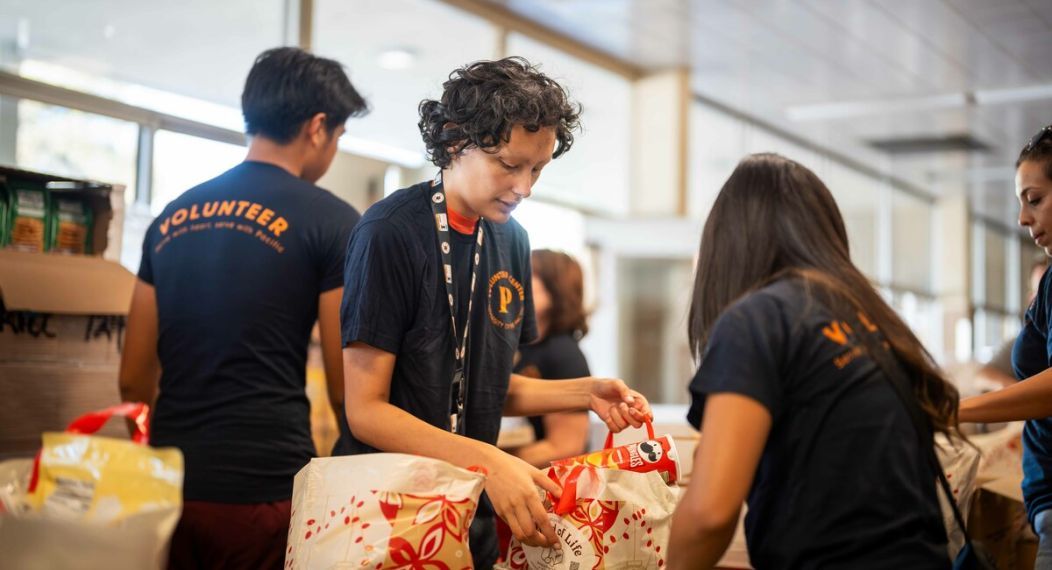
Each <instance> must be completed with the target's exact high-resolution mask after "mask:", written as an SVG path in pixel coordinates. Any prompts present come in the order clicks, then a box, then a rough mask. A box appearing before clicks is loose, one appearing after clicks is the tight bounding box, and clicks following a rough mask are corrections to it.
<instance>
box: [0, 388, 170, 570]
mask: <svg viewBox="0 0 1052 570" xmlns="http://www.w3.org/2000/svg"><path fill="white" fill-rule="evenodd" d="M114 416H117V417H126V418H131V419H133V420H134V421H135V424H136V433H135V434H134V435H133V437H132V441H126V440H120V439H113V438H108V437H101V436H95V435H91V434H94V433H95V432H97V431H98V430H99V429H100V428H101V427H102V426H103V424H105V423H106V422H107V421H108V420H109V419H110V418H112V417H114ZM148 424H149V407H148V406H146V405H145V404H141V403H126V404H121V405H118V406H113V407H111V408H107V409H105V410H100V411H97V412H91V413H88V414H85V415H83V416H81V417H79V418H77V419H75V420H74V421H73V422H72V423H70V424H69V427H68V428H67V429H66V431H65V432H62V433H45V434H44V436H43V446H42V447H41V450H40V453H39V454H38V455H37V458H36V460H35V461H34V462H33V463H32V464H30V463H29V462H27V461H24V460H13V461H12V462H5V464H4V466H3V467H4V468H2V469H0V473H2V477H3V478H4V480H2V481H0V503H2V504H3V505H4V508H0V551H2V552H4V564H5V565H8V564H9V565H10V567H12V568H70V569H75V568H103V567H105V568H132V567H134V568H159V567H162V566H163V565H164V563H165V562H166V560H167V548H168V541H169V539H170V538H171V535H172V532H173V531H174V530H175V525H176V523H177V522H178V520H179V513H180V511H181V509H182V485H183V456H182V453H181V452H180V451H179V450H178V449H174V448H172V449H154V448H151V447H149V446H147V445H146V443H147V442H148V439H149V435H148ZM55 544H62V545H63V547H62V548H55V547H54V545H55Z"/></svg>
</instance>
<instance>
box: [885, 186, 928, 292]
mask: <svg viewBox="0 0 1052 570" xmlns="http://www.w3.org/2000/svg"><path fill="white" fill-rule="evenodd" d="M932 262H933V260H932V205H931V203H930V202H928V201H926V200H922V199H920V198H916V197H914V196H911V195H909V194H906V193H904V192H894V191H893V192H892V193H891V283H892V284H893V285H894V286H895V287H898V288H901V289H907V290H911V291H915V292H920V293H922V294H926V293H931V291H932V265H933V263H932Z"/></svg>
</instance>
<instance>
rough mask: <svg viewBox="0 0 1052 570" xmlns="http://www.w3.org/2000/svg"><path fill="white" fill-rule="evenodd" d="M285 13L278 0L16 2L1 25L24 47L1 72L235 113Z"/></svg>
mask: <svg viewBox="0 0 1052 570" xmlns="http://www.w3.org/2000/svg"><path fill="white" fill-rule="evenodd" d="M285 10H286V2H285V1H284V0H224V1H223V2H212V1H210V0H186V1H181V2H142V1H138V0H108V1H106V2H68V1H63V0H31V1H29V0H15V1H13V2H5V3H4V7H3V18H0V20H3V21H5V22H10V26H11V29H10V30H6V29H5V32H9V33H12V34H14V33H17V34H18V35H19V37H21V38H23V39H22V45H21V46H20V49H19V50H18V53H17V55H16V56H9V57H7V58H6V59H5V60H4V61H3V65H4V66H5V67H7V68H8V69H11V70H13V71H15V72H16V73H20V74H22V75H24V76H27V77H32V78H34V79H38V80H41V81H46V82H49V83H54V84H58V85H63V86H67V87H72V88H75V89H79V90H87V91H89V92H91V93H95V94H98V95H102V96H105V97H110V98H115V99H118V100H121V101H125V102H128V103H132V104H136V105H140V106H144V107H149V108H153V109H156V110H159V111H163V112H170V113H172V114H178V115H184V114H185V112H186V111H187V109H186V108H185V107H184V106H183V105H181V104H180V103H181V102H180V101H178V100H173V99H168V98H164V97H161V98H158V97H153V96H151V92H153V93H152V94H156V93H158V92H164V93H170V94H176V95H180V96H184V97H190V98H194V99H198V100H202V101H205V102H208V103H211V104H217V105H222V106H225V107H228V108H232V109H235V110H236V109H237V107H238V102H239V100H240V96H241V88H242V84H243V82H244V80H245V76H246V74H247V73H248V69H249V68H250V67H251V65H252V62H253V61H254V60H255V58H256V56H257V55H258V54H259V53H260V52H262V51H263V50H265V49H268V48H272V47H276V46H280V45H283V44H286V43H289V41H288V39H287V38H286V37H285V32H286V25H285V19H286V18H285V13H286V12H285ZM8 41H10V40H8ZM217 54H221V56H219V57H217Z"/></svg>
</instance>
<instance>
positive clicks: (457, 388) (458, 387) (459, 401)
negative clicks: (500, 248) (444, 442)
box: [431, 179, 483, 433]
mask: <svg viewBox="0 0 1052 570" xmlns="http://www.w3.org/2000/svg"><path fill="white" fill-rule="evenodd" d="M431 211H432V212H433V213H434V215H435V231H436V232H437V234H438V249H439V251H440V252H441V253H442V270H443V274H444V275H445V283H446V295H447V297H448V298H449V322H450V325H451V326H452V330H453V362H454V367H453V386H452V388H453V391H452V401H451V402H450V406H449V427H450V429H451V430H452V431H453V433H464V405H465V401H466V397H467V366H466V362H467V350H468V329H469V328H470V326H471V305H472V303H473V300H474V297H475V282H476V280H477V279H478V270H479V260H480V259H481V256H482V236H483V231H482V219H481V218H479V220H478V223H477V224H476V227H477V229H476V230H475V236H476V237H475V247H474V255H473V256H472V258H473V262H472V263H473V265H472V269H471V289H470V292H469V293H468V314H467V319H466V322H465V323H464V336H463V338H461V337H458V335H457V316H456V315H457V308H456V307H457V304H456V297H455V294H456V288H455V287H454V286H453V256H452V251H451V249H450V248H451V246H452V241H451V240H450V234H449V215H448V211H447V207H446V192H445V190H444V189H443V187H442V182H441V180H440V179H439V180H436V181H435V183H434V184H432V186H431Z"/></svg>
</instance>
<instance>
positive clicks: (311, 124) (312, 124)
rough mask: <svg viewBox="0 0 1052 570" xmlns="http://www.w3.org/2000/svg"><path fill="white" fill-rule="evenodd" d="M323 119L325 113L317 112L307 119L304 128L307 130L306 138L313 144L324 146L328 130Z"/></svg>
mask: <svg viewBox="0 0 1052 570" xmlns="http://www.w3.org/2000/svg"><path fill="white" fill-rule="evenodd" d="M325 119H326V116H325V113H317V114H315V115H314V116H313V117H311V118H310V119H307V123H306V125H305V126H304V129H305V130H306V131H307V133H306V134H307V140H308V141H310V143H311V144H312V145H313V146H319V147H320V146H324V145H325V143H326V142H327V139H328V134H329V131H328V129H326V124H325Z"/></svg>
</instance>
